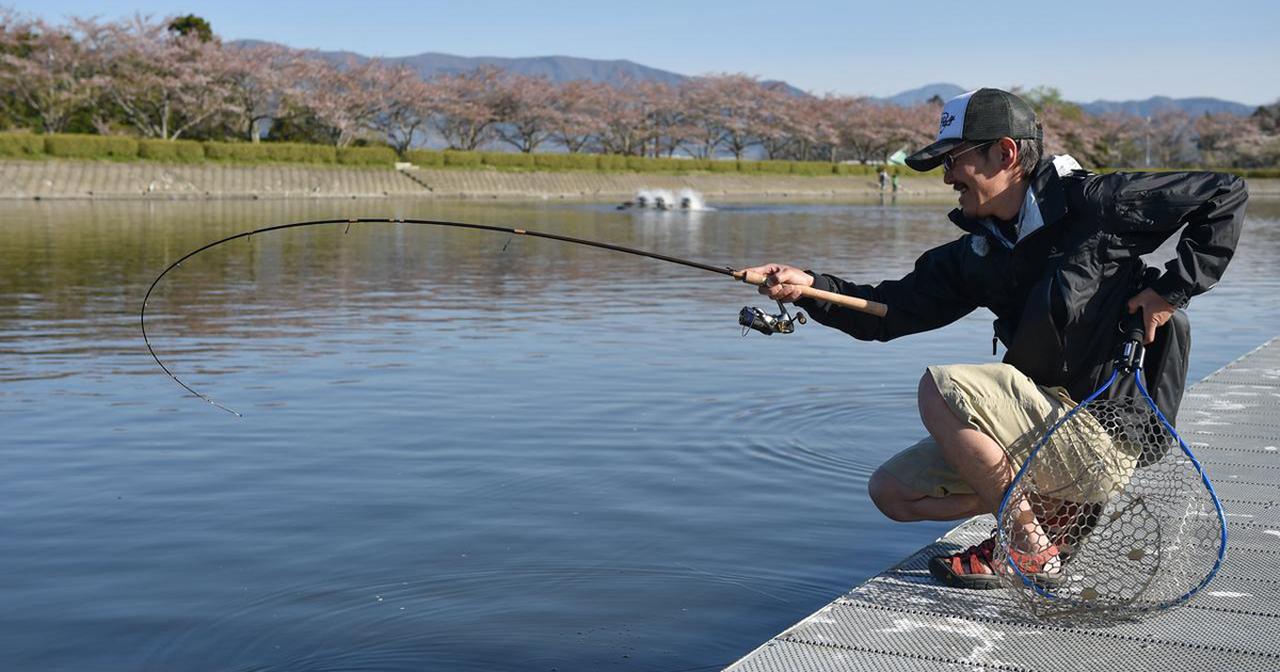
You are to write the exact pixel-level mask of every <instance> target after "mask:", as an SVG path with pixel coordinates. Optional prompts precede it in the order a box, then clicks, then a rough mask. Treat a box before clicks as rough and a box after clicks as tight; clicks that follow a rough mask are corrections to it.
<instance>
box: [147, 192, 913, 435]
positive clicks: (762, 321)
mask: <svg viewBox="0 0 1280 672" xmlns="http://www.w3.org/2000/svg"><path fill="white" fill-rule="evenodd" d="M324 224H346V225H347V228H346V230H345V231H344V233H347V232H350V230H351V225H352V224H416V225H424V226H439V227H446V228H455V229H472V230H477V231H492V232H494V233H506V234H509V235H511V236H529V237H531V238H546V239H548V240H558V241H560V242H564V243H573V244H575V245H585V246H587V247H595V248H599V249H602V250H611V251H613V252H622V253H624V254H632V255H636V256H640V257H648V258H650V259H657V260H659V261H666V262H670V263H673V264H679V265H681V266H687V267H689V268H696V269H699V270H703V271H709V272H711V273H718V274H720V275H727V276H730V277H732V278H734V279H735V280H741V281H742V282H745V283H747V284H750V285H756V286H757V287H759V286H763V285H765V284H766V283H767V282H768V277H767V276H765V275H763V274H760V273H754V272H750V271H745V270H735V269H733V268H731V267H728V266H724V267H721V266H712V265H710V264H703V263H700V262H697V261H690V260H688V259H681V258H679V257H672V256H668V255H665V254H658V253H656V252H649V251H647V250H639V249H636V248H632V247H625V246H622V245H614V244H612V243H604V242H600V241H596V240H587V239H585V238H575V237H573V236H563V235H560V234H556V233H545V232H542V231H533V230H531V229H521V228H514V227H507V226H493V225H490V224H470V223H466V222H450V221H444V220H436V219H408V218H404V217H350V218H346V219H319V220H313V221H308V222H294V223H292V224H278V225H275V226H265V227H262V228H259V229H254V230H252V231H244V232H241V233H237V234H235V235H231V236H227V237H226V238H223V239H221V240H215V241H213V242H212V243H209V244H207V245H205V246H203V247H200V248H197V249H195V250H192V251H190V252H188V253H186V254H185V255H183V256H182V257H181V258H179V259H178V260H177V261H175V262H173V263H172V264H169V267H168V268H166V269H164V270H163V271H161V272H160V275H157V276H156V279H155V280H153V281H151V286H150V287H148V288H147V293H146V295H145V296H144V297H143V298H142V310H141V312H140V313H139V315H138V320H139V323H140V325H141V327H142V340H143V342H144V343H146V345H147V352H149V353H151V358H152V359H154V360H156V364H158V365H160V368H161V369H162V370H163V371H164V372H165V373H166V374H168V376H169V377H170V378H172V379H173V382H175V383H177V384H178V385H181V386H182V388H183V389H185V390H186V391H187V392H190V393H191V394H193V395H195V396H196V397H199V398H200V399H203V400H204V401H206V402H208V403H209V404H211V405H213V406H215V407H217V408H220V409H222V410H224V411H226V412H228V413H231V414H232V415H234V416H236V417H243V416H242V415H241V414H240V413H239V412H238V411H235V410H232V409H230V408H228V407H226V406H224V405H222V404H220V403H218V402H217V401H215V400H214V399H213V398H212V397H210V396H208V395H206V394H204V393H203V392H197V391H196V390H195V389H194V388H192V387H191V386H190V385H188V384H187V383H185V382H183V380H182V379H180V378H178V376H177V375H175V374H174V373H173V371H171V370H169V367H168V366H166V365H165V363H164V362H163V361H161V360H160V356H159V355H157V354H156V351H155V348H153V347H151V339H150V338H149V337H148V335H147V302H148V301H150V299H151V293H152V292H153V291H155V288H156V287H157V286H158V285H159V284H160V281H161V280H163V279H164V277H165V276H166V275H168V274H169V272H170V271H172V270H173V269H175V268H177V267H179V266H181V265H182V262H184V261H186V260H188V259H190V258H192V257H194V256H196V255H197V254H200V253H201V252H204V251H206V250H210V249H212V248H215V247H217V246H219V245H222V244H224V243H229V242H231V241H233V240H239V239H241V238H248V237H251V236H256V235H259V234H263V233H270V232H272V231H283V230H285V229H296V228H301V227H306V226H320V225H324ZM800 294H801V295H802V296H805V297H808V298H812V299H816V300H819V301H826V302H828V303H832V304H835V305H839V306H844V307H846V308H851V309H853V310H857V311H860V312H864V313H869V314H871V315H876V316H879V317H884V315H885V314H886V313H887V312H888V308H887V307H886V306H885V304H883V303H878V302H875V301H869V300H867V299H861V298H858V297H855V296H846V295H844V294H837V293H835V292H827V291H823V290H820V289H814V288H812V287H802V288H800ZM778 308H779V309H780V311H781V312H780V313H778V314H776V315H771V314H769V313H766V312H764V311H762V310H760V309H759V308H752V307H750V306H748V307H746V308H743V309H742V310H741V311H740V312H739V314H738V324H740V325H742V328H743V329H742V333H743V335H745V334H746V333H747V332H748V331H749V330H755V331H758V332H760V333H762V334H765V335H771V334H789V333H792V332H793V331H795V323H796V322H799V323H800V324H804V323H805V321H806V318H805V316H804V313H799V312H798V313H796V315H795V316H794V317H793V316H792V315H791V314H790V313H789V312H788V311H787V308H786V306H784V305H783V303H782V302H781V301H779V302H778Z"/></svg>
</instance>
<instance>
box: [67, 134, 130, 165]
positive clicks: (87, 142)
mask: <svg viewBox="0 0 1280 672" xmlns="http://www.w3.org/2000/svg"><path fill="white" fill-rule="evenodd" d="M44 151H45V153H46V154H49V155H50V156H60V157H64V158H69V159H132V158H136V157H137V156H138V141H137V140H134V139H133V138H126V137H122V136H118V135H80V134H73V133H53V134H50V135H46V136H44Z"/></svg>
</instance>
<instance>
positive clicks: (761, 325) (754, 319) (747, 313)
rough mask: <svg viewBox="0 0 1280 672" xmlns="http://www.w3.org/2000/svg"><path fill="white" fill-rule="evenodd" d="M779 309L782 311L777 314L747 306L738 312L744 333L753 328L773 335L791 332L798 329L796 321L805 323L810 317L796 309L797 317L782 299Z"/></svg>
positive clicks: (739, 322) (766, 334)
mask: <svg viewBox="0 0 1280 672" xmlns="http://www.w3.org/2000/svg"><path fill="white" fill-rule="evenodd" d="M778 310H779V311H781V312H779V313H778V314H776V315H770V314H769V313H766V312H764V311H763V310H760V309H759V308H756V307H753V306H745V307H744V308H743V309H742V310H741V311H740V312H739V313H738V324H740V325H742V335H743V336H746V335H747V332H748V331H749V330H751V329H755V330H756V331H758V332H760V333H762V334H764V335H765V336H772V335H773V334H789V333H791V332H793V331H795V330H796V323H797V322H799V323H800V324H804V323H805V322H808V321H809V318H807V317H805V316H804V313H802V312H800V311H796V314H795V317H792V315H791V313H790V312H788V311H787V307H786V306H785V305H783V303H782V302H781V301H779V302H778Z"/></svg>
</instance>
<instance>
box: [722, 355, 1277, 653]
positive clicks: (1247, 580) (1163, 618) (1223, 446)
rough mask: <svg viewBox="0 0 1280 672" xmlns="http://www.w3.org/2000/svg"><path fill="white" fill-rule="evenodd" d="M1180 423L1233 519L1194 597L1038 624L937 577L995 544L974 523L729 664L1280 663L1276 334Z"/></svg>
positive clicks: (1198, 398) (1195, 395)
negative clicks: (1160, 608)
mask: <svg viewBox="0 0 1280 672" xmlns="http://www.w3.org/2000/svg"><path fill="white" fill-rule="evenodd" d="M1178 431H1179V433H1180V434H1182V437H1183V438H1184V439H1185V440H1186V441H1187V442H1188V444H1189V445H1190V446H1191V449H1192V452H1194V453H1195V454H1196V456H1197V457H1198V458H1199V459H1200V461H1201V463H1202V464H1203V465H1204V468H1205V470H1206V472H1207V473H1208V474H1209V477H1210V479H1211V480H1212V482H1213V484H1214V489H1215V490H1216V491H1217V493H1218V497H1219V498H1220V499H1221V500H1222V505H1223V508H1224V510H1225V511H1226V514H1227V530H1228V542H1227V557H1226V561H1225V562H1224V563H1223V566H1222V569H1221V571H1220V572H1219V573H1218V576H1217V577H1216V578H1215V579H1214V580H1213V581H1212V582H1211V583H1210V584H1209V585H1208V587H1206V588H1205V589H1204V591H1203V592H1201V593H1200V595H1198V596H1197V597H1195V598H1194V599H1193V600H1192V601H1191V602H1190V603H1189V604H1187V605H1185V606H1183V607H1180V608H1177V609H1174V610H1171V611H1169V612H1167V613H1163V614H1159V615H1157V616H1154V617H1151V618H1149V619H1147V620H1144V621H1141V622H1135V623H1127V624H1123V625H1118V626H1112V627H1106V628H1070V627H1062V626H1055V625H1051V624H1043V623H1036V622H1033V621H1030V620H1029V619H1028V617H1027V616H1026V615H1024V612H1022V611H1021V610H1020V609H1019V608H1018V606H1017V605H1016V604H1015V603H1014V602H1013V600H1012V598H1011V597H1010V595H1009V594H1008V593H1007V592H1006V591H1004V590H989V591H972V590H960V589H955V588H947V587H944V586H941V585H938V584H937V583H935V582H934V581H933V579H932V578H931V577H930V576H929V571H928V569H927V566H926V563H927V562H928V560H929V557H930V556H933V555H938V554H943V553H953V552H955V551H956V550H957V549H961V548H966V547H968V546H971V545H973V544H976V543H978V542H980V541H982V540H983V539H984V538H986V537H987V536H988V535H989V534H990V533H991V530H992V529H993V528H994V526H995V522H994V519H993V518H992V517H991V516H979V517H977V518H973V519H970V520H968V521H966V522H965V523H963V524H961V525H960V526H959V527H957V528H955V529H954V530H952V531H951V532H949V533H947V535H946V536H944V537H943V538H941V539H939V540H938V541H936V542H934V543H933V544H930V545H929V546H926V547H925V548H922V549H920V550H919V551H917V552H916V553H914V554H913V555H911V556H910V557H908V558H907V559H906V560H904V561H902V562H901V563H899V564H898V565H896V566H894V567H891V568H889V569H888V570H886V571H885V572H883V573H881V574H880V575H878V576H875V577H873V578H872V579H870V580H869V581H867V582H866V583H863V584H862V585H860V586H858V587H856V588H854V589H853V590H851V591H850V592H848V593H847V594H845V595H842V596H840V597H839V598H837V599H836V600H835V601H834V602H832V603H831V604H829V605H827V606H826V607H823V608H822V609H820V610H818V612H817V613H815V614H813V615H811V616H809V617H808V618H806V619H804V620H802V621H800V622H799V623H797V624H796V625H794V626H792V627H791V628H789V629H787V630H786V631H785V632H783V633H782V634H780V635H778V636H776V637H774V638H773V639H772V640H770V641H768V642H766V643H765V644H763V645H762V646H760V647H759V648H758V649H756V650H755V651H753V652H751V653H750V654H748V655H747V656H746V657H744V658H743V659H741V660H739V661H738V662H736V663H734V664H733V665H731V666H729V667H728V668H727V669H728V670H730V671H732V672H800V671H808V670H814V671H817V670H822V671H824V672H827V671H831V672H837V671H841V670H858V671H864V672H869V671H871V670H877V671H879V670H885V671H889V670H904V671H905V670H912V671H924V670H1007V671H1011V672H1023V671H1026V672H1032V671H1044V672H1073V671H1080V672H1086V671H1087V672H1099V671H1105V670H1124V671H1125V672H1143V671H1147V670H1150V671H1151V672H1173V671H1175V670H1176V671H1178V672H1182V671H1184V670H1205V671H1209V670H1213V671H1217V670H1222V671H1231V672H1244V671H1250V670H1257V671H1259V672H1264V671H1265V672H1274V671H1275V670H1280V338H1276V339H1272V340H1271V341H1269V342H1268V343H1266V344H1264V345H1263V346H1261V347H1259V348H1258V349H1257V350H1254V351H1253V352H1250V353H1249V354H1247V355H1245V356H1244V357H1241V358H1240V359H1237V360H1236V361H1234V362H1232V363H1231V364H1228V365H1227V366H1225V367H1223V368H1222V369H1220V370H1218V371H1217V372H1215V373H1213V374H1212V375H1210V376H1209V377H1207V378H1205V379H1204V380H1202V381H1200V382H1199V383H1197V384H1196V385H1194V386H1193V387H1192V388H1191V389H1189V390H1188V391H1187V394H1186V396H1185V398H1184V400H1183V403H1182V409H1181V410H1180V411H1179V417H1178Z"/></svg>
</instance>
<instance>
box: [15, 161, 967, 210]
mask: <svg viewBox="0 0 1280 672" xmlns="http://www.w3.org/2000/svg"><path fill="white" fill-rule="evenodd" d="M902 186H903V188H902V195H904V196H930V195H932V196H943V197H945V196H947V195H948V194H949V193H950V189H949V188H948V187H946V185H943V184H942V182H941V181H940V180H938V179H937V178H936V177H928V178H915V177H909V178H906V179H903V180H902ZM640 189H669V190H671V191H673V192H674V191H678V190H680V189H694V190H696V191H698V192H700V193H702V194H704V195H707V196H712V197H717V198H730V199H823V198H868V197H875V196H878V195H879V194H880V191H879V188H878V186H877V184H876V182H875V180H874V178H871V177H865V176H831V177H825V176H824V177H808V176H799V175H796V176H791V175H736V174H733V175H728V174H711V173H704V174H687V175H668V174H659V173H594V172H548V173H519V172H502V171H497V170H492V169H488V170H423V169H408V170H394V169H390V168H344V167H335V166H308V165H262V166H234V165H224V164H214V163H208V164H196V165H181V164H165V163H149V162H133V163H115V162H107V161H17V160H14V161H0V198H8V199H89V198H93V199H122V198H127V199H134V198H138V199H150V198H155V199H184V198H193V199H200V198H377V197H387V196H395V197H427V198H511V199H547V198H551V199H583V200H624V199H626V198H629V197H631V196H633V195H635V193H636V192H637V191H638V190H640Z"/></svg>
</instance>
